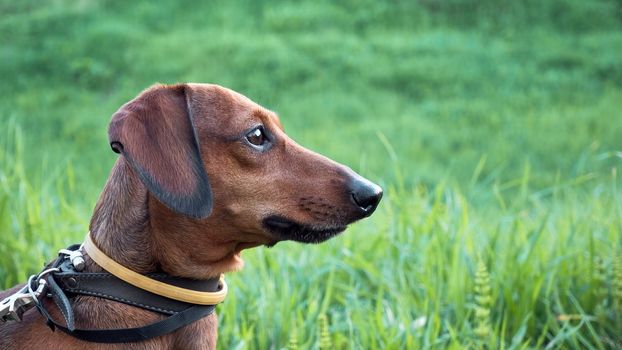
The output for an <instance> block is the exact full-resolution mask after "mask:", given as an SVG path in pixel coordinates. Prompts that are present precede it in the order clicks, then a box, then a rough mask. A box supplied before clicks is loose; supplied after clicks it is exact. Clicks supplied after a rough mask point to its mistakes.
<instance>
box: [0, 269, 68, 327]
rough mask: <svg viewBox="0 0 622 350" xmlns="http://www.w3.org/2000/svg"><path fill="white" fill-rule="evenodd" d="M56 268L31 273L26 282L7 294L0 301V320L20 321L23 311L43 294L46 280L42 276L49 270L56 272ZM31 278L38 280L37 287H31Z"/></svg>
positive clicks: (35, 303) (36, 302)
mask: <svg viewBox="0 0 622 350" xmlns="http://www.w3.org/2000/svg"><path fill="white" fill-rule="evenodd" d="M56 271H58V268H51V269H47V270H45V271H43V272H41V273H40V274H38V275H32V276H30V278H28V283H27V284H26V285H25V286H24V287H23V288H22V289H20V290H19V291H17V292H15V293H13V294H12V295H10V296H8V297H7V298H5V299H4V300H2V302H1V303H0V321H2V322H3V323H4V322H7V321H14V322H20V321H21V320H22V318H23V315H24V312H26V311H28V310H30V309H31V308H33V307H34V306H35V305H37V304H39V298H40V297H41V295H44V294H45V290H46V288H47V282H46V281H45V279H43V277H44V276H45V275H47V274H48V273H50V272H56ZM33 280H37V281H38V283H39V284H38V285H37V289H36V290H33V289H32V282H33Z"/></svg>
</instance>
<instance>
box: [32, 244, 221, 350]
mask: <svg viewBox="0 0 622 350" xmlns="http://www.w3.org/2000/svg"><path fill="white" fill-rule="evenodd" d="M77 249H79V245H72V246H71V247H69V248H68V250H74V251H75V250H77ZM50 267H52V268H58V270H59V271H57V272H54V273H50V274H49V275H48V276H47V278H46V281H47V284H48V287H49V290H48V292H47V295H48V296H51V297H52V300H53V301H54V304H56V306H57V307H58V309H59V310H60V312H61V314H62V316H63V318H64V320H65V325H63V324H61V323H59V322H58V321H56V320H54V319H53V318H52V316H51V315H50V313H49V312H48V310H46V308H45V306H44V303H41V302H40V303H38V304H37V305H36V307H37V310H39V312H40V313H41V315H43V317H44V318H45V319H46V322H47V324H48V326H49V327H50V328H51V329H52V330H55V329H57V328H58V329H60V330H61V331H63V332H65V333H67V334H69V335H71V336H73V337H75V338H78V339H81V340H85V341H89V342H95V343H130V342H139V341H144V340H147V339H151V338H155V337H159V336H162V335H165V334H168V333H171V332H173V331H175V330H177V329H179V328H181V327H183V326H186V325H188V324H190V323H192V322H195V321H197V320H199V319H201V318H203V317H206V316H208V315H210V314H211V313H212V312H214V309H215V308H216V305H195V304H190V303H185V302H182V301H177V300H172V299H169V298H165V297H162V296H159V295H156V294H153V293H151V292H148V291H145V290H142V289H140V288H137V287H134V286H133V285H131V284H129V283H127V282H125V281H123V280H121V279H119V278H117V277H116V276H114V275H112V274H110V273H89V272H79V271H76V270H75V268H74V267H73V265H72V264H71V262H70V261H69V259H67V258H66V255H63V254H60V255H59V257H58V258H57V259H56V260H55V261H54V262H53V263H52V264H51V266H50ZM148 276H149V277H151V278H154V279H158V280H160V281H163V282H166V283H169V284H173V285H177V286H181V287H184V288H189V289H194V290H199V291H217V290H219V288H220V287H221V286H220V284H219V278H212V279H209V280H190V279H185V278H178V277H173V276H169V275H166V274H163V273H156V274H149V275H148ZM33 283H35V281H33ZM33 287H36V286H33ZM76 295H88V296H95V297H101V298H105V299H109V300H114V301H118V302H122V303H125V304H128V305H133V306H137V307H140V308H143V309H146V310H150V311H156V312H158V313H161V314H164V315H168V317H167V318H165V319H163V320H160V321H157V322H154V323H151V324H148V325H146V326H143V327H136V328H120V329H103V330H99V329H76V328H75V326H74V316H73V308H72V306H71V301H70V298H73V297H74V296H76Z"/></svg>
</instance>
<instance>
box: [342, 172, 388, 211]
mask: <svg viewBox="0 0 622 350" xmlns="http://www.w3.org/2000/svg"><path fill="white" fill-rule="evenodd" d="M350 186H351V195H352V201H353V202H354V204H355V205H356V206H357V207H358V208H359V209H360V210H361V211H362V212H363V213H364V214H365V216H369V215H371V214H372V213H373V212H374V211H375V210H376V207H378V203H380V199H382V188H380V186H378V185H376V184H375V183H373V182H371V181H369V180H367V179H364V178H357V179H354V180H353V181H352V183H351V185H350Z"/></svg>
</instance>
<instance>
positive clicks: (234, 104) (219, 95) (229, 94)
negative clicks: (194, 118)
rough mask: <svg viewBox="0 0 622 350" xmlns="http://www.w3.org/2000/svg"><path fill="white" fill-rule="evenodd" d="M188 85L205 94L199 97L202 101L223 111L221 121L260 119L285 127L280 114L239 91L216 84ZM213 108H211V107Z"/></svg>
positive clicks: (251, 120)
mask: <svg viewBox="0 0 622 350" xmlns="http://www.w3.org/2000/svg"><path fill="white" fill-rule="evenodd" d="M188 86H190V88H191V89H192V90H193V91H194V92H195V93H196V92H198V93H199V94H200V95H203V98H201V97H198V99H199V100H201V102H202V103H207V104H209V105H211V106H210V107H212V108H214V109H217V110H219V111H220V112H221V114H220V115H219V116H218V117H219V118H218V119H220V120H221V121H225V120H226V121H229V122H233V121H234V120H233V119H236V120H235V122H237V123H238V124H239V123H240V122H243V121H244V120H246V121H248V122H249V123H250V122H253V121H257V120H260V121H262V122H264V123H274V124H276V125H277V127H279V128H280V129H283V127H282V125H281V121H280V120H279V117H278V115H277V114H276V113H275V112H273V111H271V110H269V109H267V108H265V107H263V106H261V105H259V104H258V103H256V102H255V101H253V100H251V99H250V98H248V97H246V96H244V95H242V94H240V93H239V92H237V91H234V90H231V89H229V88H226V87H223V86H220V85H216V84H202V83H188ZM210 109H211V108H210Z"/></svg>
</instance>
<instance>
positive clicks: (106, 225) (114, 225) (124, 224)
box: [90, 157, 242, 278]
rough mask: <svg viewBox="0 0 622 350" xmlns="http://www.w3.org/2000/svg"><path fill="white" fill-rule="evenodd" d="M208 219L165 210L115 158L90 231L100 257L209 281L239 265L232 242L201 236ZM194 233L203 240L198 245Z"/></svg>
mask: <svg viewBox="0 0 622 350" xmlns="http://www.w3.org/2000/svg"><path fill="white" fill-rule="evenodd" d="M214 216H218V214H216V215H214ZM210 221H212V220H207V221H197V220H193V219H190V218H187V217H184V216H181V215H179V214H176V213H174V212H173V211H171V210H170V209H168V208H166V207H165V206H164V205H162V204H161V203H160V202H159V201H157V199H155V198H154V197H153V196H152V195H150V194H149V191H148V190H147V188H146V187H145V186H144V185H143V183H142V182H141V181H140V179H139V177H138V176H137V175H136V173H135V172H134V170H133V169H132V168H131V166H130V165H129V164H128V163H127V162H126V161H125V160H124V159H123V158H122V157H121V158H119V160H117V162H116V163H115V165H114V167H113V169H112V171H111V174H110V177H109V178H108V181H107V183H106V186H105V187H104V190H103V191H102V194H101V196H100V198H99V201H98V202H97V205H96V206H95V210H94V213H93V217H92V219H91V223H90V231H91V235H92V237H93V241H94V242H95V244H96V245H97V246H98V247H99V248H100V249H101V250H102V251H103V252H104V253H105V254H107V255H108V256H110V257H111V258H113V259H114V260H115V261H117V262H118V263H120V264H122V265H123V266H125V267H128V268H130V269H132V270H134V271H136V272H139V273H147V272H154V271H164V272H167V273H170V274H173V275H177V276H182V277H190V278H210V277H216V276H218V275H219V274H220V273H224V272H228V271H232V270H237V269H239V268H241V267H242V261H241V260H240V258H239V256H237V255H236V254H235V251H236V243H235V242H231V241H229V242H223V241H220V242H219V241H218V240H215V239H208V238H207V237H206V236H207V235H208V234H209V232H210V231H212V230H216V229H217V228H215V227H211V226H212V224H211V222H210ZM213 221H217V220H213ZM219 230H220V231H222V230H223V229H222V228H220V229H219ZM197 232H202V233H200V235H201V236H203V237H204V238H203V239H201V240H200V242H197V237H196V236H197Z"/></svg>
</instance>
